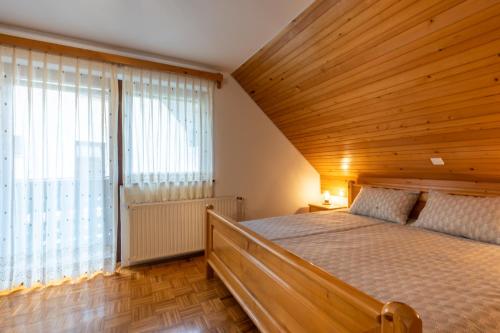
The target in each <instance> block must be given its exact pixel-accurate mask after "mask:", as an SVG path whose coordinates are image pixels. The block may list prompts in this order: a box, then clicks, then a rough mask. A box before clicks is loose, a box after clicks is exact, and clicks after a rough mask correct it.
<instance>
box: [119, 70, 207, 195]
mask: <svg viewBox="0 0 500 333" xmlns="http://www.w3.org/2000/svg"><path fill="white" fill-rule="evenodd" d="M212 90H213V84H212V82H210V81H204V80H201V79H194V78H186V77H184V76H182V77H179V76H177V75H174V74H163V73H153V72H149V71H141V70H129V71H127V72H126V73H125V74H124V76H123V116H124V118H123V151H124V154H123V156H124V157H123V159H124V161H123V165H124V169H123V170H124V183H125V188H126V191H127V193H128V199H129V201H133V202H144V201H163V200H177V199H193V198H203V197H210V196H212V178H213V175H212V170H213V167H212V164H213V163H212V159H213V157H212V154H213V152H212Z"/></svg>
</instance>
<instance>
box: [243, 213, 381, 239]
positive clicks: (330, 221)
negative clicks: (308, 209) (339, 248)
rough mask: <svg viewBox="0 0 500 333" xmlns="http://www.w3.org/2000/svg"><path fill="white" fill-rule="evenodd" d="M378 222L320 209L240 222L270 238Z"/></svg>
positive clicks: (344, 228) (295, 235)
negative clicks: (312, 211)
mask: <svg viewBox="0 0 500 333" xmlns="http://www.w3.org/2000/svg"><path fill="white" fill-rule="evenodd" d="M379 223H381V221H380V220H377V219H373V218H370V217H366V216H359V215H352V214H349V213H347V212H342V211H320V212H314V213H306V214H295V215H287V216H277V217H270V218H265V219H260V220H251V221H245V222H242V224H243V225H245V226H246V227H248V228H250V229H252V230H253V231H255V232H257V233H258V234H260V235H262V236H264V237H265V238H267V239H270V240H277V239H282V238H291V237H297V236H306V235H315V234H320V233H324V232H333V231H343V230H350V229H357V228H362V227H366V226H369V225H373V224H379Z"/></svg>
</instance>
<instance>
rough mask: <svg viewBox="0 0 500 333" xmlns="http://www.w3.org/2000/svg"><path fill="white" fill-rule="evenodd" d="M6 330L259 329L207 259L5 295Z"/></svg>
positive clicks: (1, 325) (1, 309)
mask: <svg viewBox="0 0 500 333" xmlns="http://www.w3.org/2000/svg"><path fill="white" fill-rule="evenodd" d="M0 332H30V333H31V332H193V333H194V332H257V329H256V328H255V327H254V325H253V324H252V322H251V321H250V319H249V318H248V317H247V316H246V314H245V313H244V312H243V310H242V309H241V307H240V306H239V305H238V303H237V302H236V301H235V299H234V298H233V297H232V296H231V294H230V293H229V292H228V290H227V289H226V288H225V287H224V285H223V284H222V282H221V281H220V280H219V279H217V278H215V279H212V280H206V279H205V274H204V259H203V258H202V257H196V258H192V259H185V260H178V261H174V262H169V263H163V264H156V265H144V266H138V267H133V268H131V269H122V270H121V271H120V273H118V274H115V275H113V276H107V277H104V276H98V277H95V278H94V279H91V280H89V281H84V282H80V283H76V284H63V285H60V286H54V287H47V288H43V289H39V290H31V291H21V292H16V293H12V294H10V295H8V296H1V297H0Z"/></svg>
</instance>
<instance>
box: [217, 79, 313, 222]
mask: <svg viewBox="0 0 500 333" xmlns="http://www.w3.org/2000/svg"><path fill="white" fill-rule="evenodd" d="M214 104H215V105H214V112H215V120H214V121H215V123H214V127H215V128H214V132H215V143H214V144H215V193H216V195H239V196H242V197H244V198H245V205H246V206H245V208H246V214H245V215H246V219H250V218H259V217H265V216H276V215H284V214H292V213H295V212H296V211H297V210H299V209H300V208H304V207H307V203H308V202H311V201H314V200H317V199H318V198H319V195H320V183H319V174H318V173H317V172H316V170H315V169H314V168H313V167H312V166H311V165H310V164H309V162H307V161H306V159H305V158H304V157H303V156H302V155H301V154H300V153H299V151H298V150H297V149H295V147H294V146H293V145H292V144H291V143H290V142H289V141H288V139H286V137H285V136H284V135H283V134H282V133H281V132H280V131H279V130H278V128H277V127H276V126H275V125H274V124H273V123H272V122H271V120H270V119H269V118H268V117H267V116H266V115H265V114H264V112H262V110H261V109H260V108H259V107H258V106H257V104H255V102H254V101H253V100H252V99H251V98H250V96H248V94H247V93H246V92H245V91H244V90H243V89H242V88H241V87H240V85H239V84H238V83H237V82H236V80H234V79H233V78H232V77H231V76H230V75H229V74H224V84H223V86H222V89H216V92H215V100H214Z"/></svg>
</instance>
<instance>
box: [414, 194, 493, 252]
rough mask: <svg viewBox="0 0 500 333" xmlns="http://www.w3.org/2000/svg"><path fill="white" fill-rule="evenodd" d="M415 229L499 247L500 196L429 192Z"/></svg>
mask: <svg viewBox="0 0 500 333" xmlns="http://www.w3.org/2000/svg"><path fill="white" fill-rule="evenodd" d="M414 226H416V227H421V228H426V229H431V230H435V231H440V232H444V233H447V234H450V235H454V236H462V237H466V238H470V239H474V240H478V241H482V242H488V243H495V244H500V197H484V198H483V197H473V196H465V195H451V194H446V193H441V192H436V191H430V192H429V198H428V199H427V203H426V204H425V207H424V209H423V210H422V212H420V216H419V217H418V220H417V222H415V223H414Z"/></svg>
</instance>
